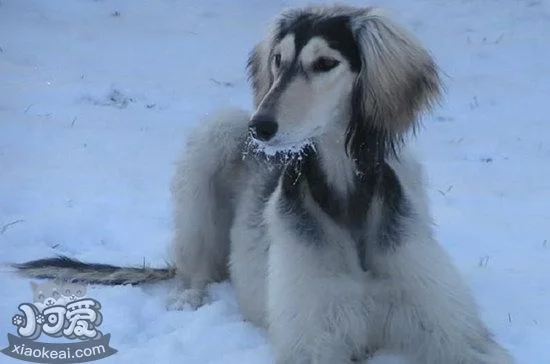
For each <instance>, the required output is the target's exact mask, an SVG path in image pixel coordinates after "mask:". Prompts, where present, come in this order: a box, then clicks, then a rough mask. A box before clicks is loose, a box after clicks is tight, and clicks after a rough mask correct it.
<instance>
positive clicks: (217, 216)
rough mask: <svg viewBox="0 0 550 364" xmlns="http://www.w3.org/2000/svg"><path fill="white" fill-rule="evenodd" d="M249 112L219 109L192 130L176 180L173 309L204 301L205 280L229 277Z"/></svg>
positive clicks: (170, 306)
mask: <svg viewBox="0 0 550 364" xmlns="http://www.w3.org/2000/svg"><path fill="white" fill-rule="evenodd" d="M249 118H250V116H249V114H248V113H246V112H245V111H242V110H236V109H229V110H221V111H218V112H216V113H215V114H213V115H210V116H208V117H206V118H204V119H203V120H201V121H199V123H198V124H197V125H196V126H195V127H194V129H192V130H191V131H190V132H189V134H188V137H187V140H186V145H185V148H184V149H185V150H184V153H183V156H182V158H181V159H180V161H179V162H178V164H177V169H176V173H175V176H174V178H173V181H172V196H173V202H174V228H175V235H174V238H173V240H172V244H171V247H170V252H169V257H170V260H171V264H172V265H173V266H174V267H175V268H176V279H175V286H174V287H173V289H172V291H171V292H170V294H169V298H168V304H167V306H168V308H170V309H181V308H183V307H184V306H186V305H189V306H191V307H193V308H196V307H198V306H200V305H201V304H202V303H203V299H204V295H205V289H206V286H207V284H208V283H210V282H215V281H222V280H224V279H226V278H227V277H228V267H227V263H228V255H229V229H230V226H231V223H232V220H233V215H234V199H235V195H234V194H235V191H236V190H235V184H236V181H237V178H238V176H239V174H240V173H241V171H242V158H241V147H242V143H243V142H244V139H245V137H246V133H247V127H248V120H249Z"/></svg>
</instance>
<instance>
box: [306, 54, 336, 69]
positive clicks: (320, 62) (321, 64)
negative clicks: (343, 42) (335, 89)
mask: <svg viewBox="0 0 550 364" xmlns="http://www.w3.org/2000/svg"><path fill="white" fill-rule="evenodd" d="M339 64H340V61H338V60H336V59H334V58H327V57H320V58H317V60H315V62H313V65H312V66H311V69H312V70H313V72H328V71H330V70H331V69H333V68H334V67H336V66H338V65H339Z"/></svg>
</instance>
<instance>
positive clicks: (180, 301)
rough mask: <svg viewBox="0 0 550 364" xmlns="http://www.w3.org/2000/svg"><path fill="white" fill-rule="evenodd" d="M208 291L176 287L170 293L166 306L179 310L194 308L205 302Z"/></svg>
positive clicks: (169, 308)
mask: <svg viewBox="0 0 550 364" xmlns="http://www.w3.org/2000/svg"><path fill="white" fill-rule="evenodd" d="M205 301H206V292H205V291H204V290H202V289H193V288H190V289H184V290H182V289H174V290H172V291H171V292H170V293H169V294H168V299H167V301H166V308H167V309H168V310H173V311H176V310H177V311H179V310H184V309H193V310H196V309H197V308H199V307H201V306H202V305H204V304H205Z"/></svg>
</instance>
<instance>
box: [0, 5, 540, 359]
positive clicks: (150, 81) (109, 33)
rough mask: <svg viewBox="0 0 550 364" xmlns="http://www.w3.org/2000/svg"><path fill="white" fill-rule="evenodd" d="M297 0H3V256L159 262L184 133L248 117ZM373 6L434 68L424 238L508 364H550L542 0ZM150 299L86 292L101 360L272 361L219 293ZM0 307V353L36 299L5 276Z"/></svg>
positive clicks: (157, 293) (147, 293)
mask: <svg viewBox="0 0 550 364" xmlns="http://www.w3.org/2000/svg"><path fill="white" fill-rule="evenodd" d="M297 3H300V2H299V1H261V0H234V1H231V2H229V1H222V0H210V1H201V0H194V1H188V0H154V1H153V0H139V1H138V0H96V1H92V0H73V1H64V0H48V1H43V0H34V1H33V0H0V260H1V261H3V262H10V261H12V262H13V261H24V260H28V259H32V258H38V257H42V256H49V255H52V254H67V255H70V256H73V257H76V258H79V259H85V260H98V261H103V262H108V263H114V264H131V265H135V264H140V263H141V262H142V261H143V260H144V259H145V261H146V263H147V264H150V265H159V266H160V265H163V263H164V257H165V255H164V254H165V247H166V245H167V242H168V241H169V239H170V236H171V217H170V210H171V205H170V200H169V193H168V184H169V181H170V177H171V175H172V173H173V162H174V160H175V158H176V157H177V155H178V152H179V150H180V148H181V145H182V140H183V138H184V136H185V130H186V128H187V127H188V126H189V125H190V124H192V123H194V122H196V121H197V118H198V117H199V116H200V115H202V114H204V113H206V112H208V111H210V110H212V109H213V108H216V107H218V106H219V105H236V106H242V107H246V108H250V107H251V105H250V104H251V102H250V92H249V88H248V85H247V83H246V78H245V73H244V64H245V60H246V57H247V53H248V51H249V49H250V48H251V47H252V45H253V44H254V42H256V41H257V40H259V37H260V35H261V34H262V31H263V30H264V29H265V27H266V22H267V21H268V19H270V18H271V17H272V16H274V15H275V14H276V13H277V12H279V11H280V10H281V9H282V8H283V7H285V6H288V5H294V4H297ZM356 3H362V2H359V1H357V2H356ZM377 4H378V5H381V6H384V7H385V8H387V9H389V10H390V12H391V13H392V14H393V15H394V17H395V18H396V19H398V20H399V21H401V22H403V23H405V24H406V25H407V26H408V27H409V28H411V29H412V30H414V31H415V33H416V34H417V35H418V36H419V37H420V38H421V39H422V40H423V41H424V42H425V44H426V45H427V46H428V47H429V48H430V49H431V50H432V52H433V53H434V55H435V56H436V58H437V59H438V61H439V63H440V64H441V67H442V69H443V70H444V71H445V74H446V76H445V77H446V78H445V82H446V84H447V89H448V93H447V95H446V99H445V102H444V103H443V105H442V106H441V107H440V108H439V109H437V110H436V111H435V113H434V114H433V115H432V116H431V117H429V118H427V119H426V120H425V123H424V124H425V128H424V129H423V130H422V131H421V133H420V136H419V138H418V144H419V149H420V150H421V153H422V157H423V158H424V161H425V164H426V168H427V170H428V173H429V176H430V182H431V185H430V197H431V201H432V205H433V212H434V215H435V219H436V221H437V223H438V230H437V234H438V236H439V238H440V240H441V242H442V244H443V245H444V246H445V247H446V248H447V249H448V250H449V252H450V253H451V254H452V256H453V258H454V259H455V261H456V264H457V265H458V266H459V268H460V269H461V271H462V272H463V274H464V275H465V276H466V278H467V280H468V282H469V284H470V285H471V287H472V289H473V290H474V292H475V295H476V297H477V299H478V301H479V305H480V307H481V310H482V314H483V317H484V319H485V320H486V321H487V323H488V325H489V326H490V327H491V328H492V329H493V330H494V331H495V333H496V336H497V338H498V340H499V341H500V342H502V343H503V345H505V346H506V347H508V348H509V349H510V350H511V351H512V352H513V353H514V355H515V356H516V357H517V359H518V362H519V363H520V364H539V363H540V364H546V363H550V350H548V344H549V343H550V209H549V207H550V179H549V177H550V167H549V166H550V142H549V140H548V139H549V138H548V137H549V136H550V123H549V120H548V117H547V113H543V111H542V110H543V107H546V106H547V105H548V98H549V97H550V46H549V44H550V43H549V39H550V1H548V0H463V1H460V0H379V1H378V2H377ZM165 293H166V287H165V286H162V285H161V286H158V287H149V288H131V287H115V288H108V287H107V288H106V287H98V288H94V289H93V290H91V291H89V295H91V296H92V297H94V298H96V299H98V300H99V301H100V302H101V303H102V305H103V309H102V312H103V315H104V322H103V324H102V328H103V330H104V331H106V332H110V333H111V334H112V346H113V347H115V348H116V349H118V350H119V352H118V353H117V354H116V355H114V356H112V357H110V358H108V359H105V360H103V361H102V362H103V363H105V364H107V363H130V362H132V363H186V364H192V363H197V364H199V363H200V364H203V363H270V362H271V354H270V350H269V348H268V345H267V342H266V338H265V335H264V333H263V332H262V331H261V330H259V329H258V328H255V327H254V326H252V325H250V324H248V323H245V322H243V321H242V317H241V315H240V313H239V310H238V307H237V305H236V302H235V299H234V295H233V290H232V288H231V287H230V285H229V284H219V285H215V286H213V287H212V294H213V297H214V302H213V303H212V304H210V305H208V306H205V307H203V308H201V309H199V310H198V311H196V312H192V311H183V312H167V311H166V310H165V309H164V296H165ZM0 296H1V297H2V299H0V347H2V348H3V347H5V346H6V344H7V339H6V334H7V333H8V332H10V333H14V327H13V326H12V325H11V316H12V315H13V314H14V313H16V311H17V305H18V304H19V303H22V302H24V301H28V300H29V299H30V298H31V297H32V296H31V289H30V286H29V283H28V281H26V280H23V279H20V278H15V277H13V276H12V275H10V274H8V273H5V272H3V273H0ZM0 362H1V363H15V362H16V361H15V360H12V359H10V358H8V357H6V356H3V355H2V354H0Z"/></svg>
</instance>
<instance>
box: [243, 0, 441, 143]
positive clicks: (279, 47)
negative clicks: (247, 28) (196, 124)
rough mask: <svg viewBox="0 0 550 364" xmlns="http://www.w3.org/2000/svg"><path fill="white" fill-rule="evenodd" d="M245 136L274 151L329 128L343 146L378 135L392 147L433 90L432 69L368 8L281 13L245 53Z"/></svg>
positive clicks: (436, 87)
mask: <svg viewBox="0 0 550 364" xmlns="http://www.w3.org/2000/svg"><path fill="white" fill-rule="evenodd" d="M248 70H249V74H250V78H251V80H252V85H253V90H254V102H255V107H256V111H255V113H254V114H253V116H252V118H251V120H250V124H249V127H250V132H251V134H252V136H253V137H254V138H255V139H256V140H259V141H261V142H263V144H265V145H267V146H270V147H272V148H274V149H286V148H288V147H293V146H295V145H299V144H303V143H304V142H306V141H308V140H312V139H315V138H317V137H320V136H322V135H326V134H327V133H331V132H334V131H337V132H339V133H340V134H341V137H342V139H345V141H346V145H347V147H348V151H352V152H353V151H354V149H356V148H359V146H360V145H361V144H364V143H365V139H366V135H365V134H366V133H371V134H372V133H373V132H375V133H378V134H377V135H380V136H382V137H383V138H384V144H386V143H388V144H389V145H393V143H394V142H395V141H397V140H400V139H401V138H402V137H403V135H404V134H405V133H406V132H407V131H409V130H411V129H414V126H415V124H416V123H417V120H418V117H419V114H420V113H421V112H422V111H424V110H426V109H427V108H428V107H429V106H430V105H431V104H432V102H433V101H435V100H436V99H437V98H438V96H439V93H440V81H439V76H438V72H437V67H436V65H435V62H434V60H433V59H432V57H431V56H430V55H429V53H428V52H427V51H426V50H425V49H424V48H423V47H422V46H421V45H420V43H419V42H418V41H417V40H416V39H414V38H413V36H412V35H411V34H409V33H408V32H407V31H406V30H404V29H403V28H401V27H400V26H398V25H396V24H394V23H393V22H391V21H390V20H389V19H388V18H386V17H385V16H383V15H381V14H380V12H379V11H378V10H376V9H373V8H366V9H359V8H350V7H334V6H332V7H309V8H304V9H291V10H287V11H285V12H283V13H282V14H281V15H280V16H279V17H278V18H277V19H275V21H274V22H273V25H272V27H271V31H270V32H269V33H268V35H267V37H266V38H265V39H264V40H263V41H262V42H261V43H260V44H258V45H257V46H256V47H255V48H254V49H253V51H252V53H251V55H250V58H249V61H248Z"/></svg>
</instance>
